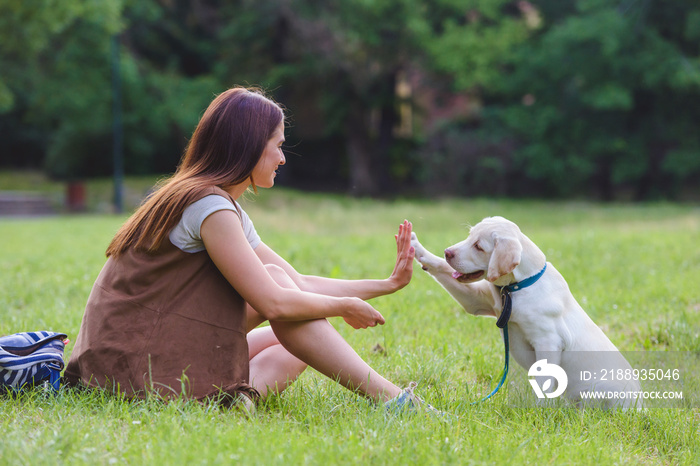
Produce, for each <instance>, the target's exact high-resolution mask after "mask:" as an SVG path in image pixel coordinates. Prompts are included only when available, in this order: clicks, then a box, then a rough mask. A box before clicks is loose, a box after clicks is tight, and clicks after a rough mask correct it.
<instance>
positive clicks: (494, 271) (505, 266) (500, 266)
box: [486, 233, 523, 282]
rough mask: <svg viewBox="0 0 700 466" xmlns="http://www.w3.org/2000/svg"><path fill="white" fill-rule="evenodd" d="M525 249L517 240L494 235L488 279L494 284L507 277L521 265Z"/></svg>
mask: <svg viewBox="0 0 700 466" xmlns="http://www.w3.org/2000/svg"><path fill="white" fill-rule="evenodd" d="M522 252H523V247H522V245H521V244H520V241H519V240H518V239H517V238H513V237H511V236H498V234H496V233H494V234H493V252H492V253H491V259H490V260H489V269H488V271H487V274H486V279H487V280H488V281H490V282H494V281H496V280H498V279H499V278H501V277H502V276H504V275H507V274H509V273H511V272H512V271H513V269H515V267H517V266H518V264H520V257H521V255H522Z"/></svg>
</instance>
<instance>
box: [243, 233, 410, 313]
mask: <svg viewBox="0 0 700 466" xmlns="http://www.w3.org/2000/svg"><path fill="white" fill-rule="evenodd" d="M411 229H412V225H411V222H409V221H407V220H404V222H403V223H402V224H401V225H399V232H398V234H396V235H395V238H396V249H397V252H396V264H395V266H394V271H393V272H392V273H391V275H390V276H389V278H386V279H383V280H382V279H379V280H372V279H365V280H342V279H335V278H325V277H317V276H314V275H302V274H300V273H298V272H297V271H296V270H295V269H294V267H292V266H291V265H290V264H289V263H287V261H285V260H284V259H283V258H282V257H280V256H279V255H278V254H277V253H276V252H275V251H273V250H272V249H271V248H270V247H268V246H267V245H265V244H264V243H261V244H260V245H259V246H258V247H257V248H255V253H256V254H257V256H258V257H259V258H260V260H261V261H262V262H263V263H264V264H275V265H278V266H279V267H282V268H283V269H284V270H285V271H286V272H287V275H289V276H290V277H291V278H292V280H293V281H294V283H296V285H297V286H298V287H299V288H300V289H301V290H304V291H308V292H311V293H317V294H323V295H327V296H353V297H357V298H361V299H371V298H376V297H377V296H383V295H386V294H390V293H393V292H395V291H398V290H400V289H401V288H403V287H404V286H406V285H408V283H409V282H410V281H411V277H412V274H413V257H414V255H415V250H414V249H413V247H411Z"/></svg>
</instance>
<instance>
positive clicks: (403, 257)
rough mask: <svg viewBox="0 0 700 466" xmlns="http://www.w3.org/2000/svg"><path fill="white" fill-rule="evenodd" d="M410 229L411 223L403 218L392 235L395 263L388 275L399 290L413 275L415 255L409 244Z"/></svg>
mask: <svg viewBox="0 0 700 466" xmlns="http://www.w3.org/2000/svg"><path fill="white" fill-rule="evenodd" d="M412 230H413V225H412V224H411V222H409V221H408V220H404V221H403V223H402V224H401V225H399V232H398V233H397V234H396V235H394V238H396V265H395V266H394V271H393V272H392V273H391V276H390V277H389V281H391V282H392V283H393V284H394V286H395V287H396V290H400V289H401V288H403V287H404V286H406V285H408V283H409V282H410V281H411V277H412V276H413V257H414V256H415V255H416V251H415V249H414V248H413V246H411V231H412Z"/></svg>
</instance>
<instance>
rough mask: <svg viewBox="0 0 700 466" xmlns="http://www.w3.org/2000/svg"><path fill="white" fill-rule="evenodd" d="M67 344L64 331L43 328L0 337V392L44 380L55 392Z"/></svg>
mask: <svg viewBox="0 0 700 466" xmlns="http://www.w3.org/2000/svg"><path fill="white" fill-rule="evenodd" d="M64 340H65V341H64ZM66 343H67V335H66V334H65V333H56V332H46V331H40V332H24V333H15V334H14V335H7V336H4V337H0V394H2V393H6V392H17V391H19V390H21V389H22V388H24V387H27V386H34V385H37V384H39V383H41V382H44V381H48V383H49V384H50V386H51V387H52V388H53V390H54V391H58V389H59V387H60V384H61V371H62V370H63V366H64V363H63V350H64V349H65V346H66Z"/></svg>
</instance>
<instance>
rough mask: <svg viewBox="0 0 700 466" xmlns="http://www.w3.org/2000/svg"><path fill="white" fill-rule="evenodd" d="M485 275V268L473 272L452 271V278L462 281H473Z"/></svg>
mask: <svg viewBox="0 0 700 466" xmlns="http://www.w3.org/2000/svg"><path fill="white" fill-rule="evenodd" d="M483 276H484V271H483V270H477V271H476V272H472V273H462V272H457V271H455V272H452V278H454V279H455V280H457V281H458V282H461V283H467V282H473V281H476V280H478V279H480V278H481V277H483Z"/></svg>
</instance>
